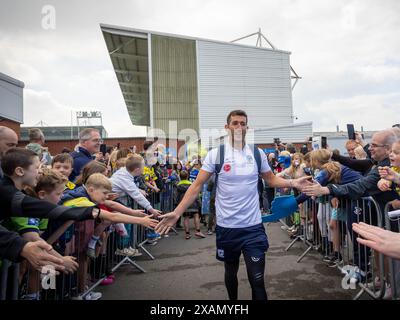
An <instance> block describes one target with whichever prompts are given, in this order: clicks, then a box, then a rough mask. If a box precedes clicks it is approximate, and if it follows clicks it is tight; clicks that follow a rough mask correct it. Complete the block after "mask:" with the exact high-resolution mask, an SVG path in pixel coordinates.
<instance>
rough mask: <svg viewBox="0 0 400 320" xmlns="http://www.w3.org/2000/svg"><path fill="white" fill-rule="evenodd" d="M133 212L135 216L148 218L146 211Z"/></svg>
mask: <svg viewBox="0 0 400 320" xmlns="http://www.w3.org/2000/svg"><path fill="white" fill-rule="evenodd" d="M132 211H133V212H132V213H133V214H134V215H137V216H142V217H144V216H147V214H145V213H144V210H132Z"/></svg>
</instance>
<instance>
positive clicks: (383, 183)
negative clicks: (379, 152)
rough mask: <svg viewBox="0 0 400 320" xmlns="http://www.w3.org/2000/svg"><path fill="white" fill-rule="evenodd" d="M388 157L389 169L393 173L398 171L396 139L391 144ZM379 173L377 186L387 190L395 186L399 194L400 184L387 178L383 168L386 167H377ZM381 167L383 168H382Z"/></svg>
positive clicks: (399, 159) (399, 156)
mask: <svg viewBox="0 0 400 320" xmlns="http://www.w3.org/2000/svg"><path fill="white" fill-rule="evenodd" d="M389 159H390V169H391V170H392V171H394V172H395V173H400V141H396V142H395V143H393V145H392V151H391V152H390V154H389ZM379 169H380V174H381V180H379V182H378V188H379V189H380V190H381V191H388V190H390V189H391V188H392V187H393V185H395V186H394V187H395V188H396V191H397V193H398V194H400V186H399V184H396V183H393V180H394V179H392V180H389V179H387V174H385V171H386V170H385V169H388V168H379ZM382 169H383V170H382Z"/></svg>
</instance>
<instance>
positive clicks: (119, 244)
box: [0, 185, 176, 300]
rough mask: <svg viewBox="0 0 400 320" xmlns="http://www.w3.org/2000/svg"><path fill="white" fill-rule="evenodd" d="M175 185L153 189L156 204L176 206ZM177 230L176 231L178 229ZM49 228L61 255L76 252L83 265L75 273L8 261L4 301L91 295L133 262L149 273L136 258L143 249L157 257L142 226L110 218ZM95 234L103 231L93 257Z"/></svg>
mask: <svg viewBox="0 0 400 320" xmlns="http://www.w3.org/2000/svg"><path fill="white" fill-rule="evenodd" d="M172 188H173V186H172V185H170V186H168V187H166V188H165V190H163V191H162V192H161V194H160V195H158V196H157V195H155V194H151V196H150V202H151V204H152V206H153V207H155V208H157V206H158V207H159V205H160V201H159V199H160V198H161V199H163V201H164V204H162V206H163V209H164V210H167V211H172V210H173V205H174V203H173V199H172V197H171V193H172V191H173V189H172ZM164 193H167V195H164ZM119 200H121V201H119V202H121V203H122V204H123V205H125V206H127V207H129V208H132V209H139V207H138V205H137V204H136V202H134V201H133V200H132V199H131V198H129V197H126V198H125V199H119ZM173 231H174V232H175V233H176V230H175V229H174V230H173ZM47 233H48V234H51V235H50V236H47V235H46V234H45V235H42V236H43V237H44V238H45V240H47V241H48V242H49V243H50V244H52V245H53V247H54V248H55V250H56V251H57V252H58V253H59V254H61V255H63V256H71V257H74V258H75V259H76V261H77V262H78V263H79V268H78V270H77V271H76V272H74V273H72V274H59V275H55V274H53V273H52V272H51V271H53V270H51V268H50V270H46V272H42V273H39V272H38V271H35V270H33V269H32V268H31V267H30V266H29V264H28V263H27V262H26V261H24V262H22V263H19V264H18V263H11V262H9V261H7V260H4V261H2V262H1V269H0V270H1V272H0V300H6V299H7V300H10V299H11V300H16V299H32V300H39V299H41V300H68V299H85V298H86V297H87V296H88V295H89V294H92V293H93V290H94V289H95V288H96V287H97V286H98V285H100V284H101V283H102V282H103V281H104V280H105V279H106V278H107V277H108V276H110V275H111V274H113V273H114V272H116V271H117V270H118V269H119V268H120V267H121V266H122V265H132V266H133V267H134V268H135V269H137V270H139V271H140V272H146V270H145V269H144V268H143V267H141V266H140V264H138V263H137V260H136V257H137V256H140V255H142V254H141V252H140V251H143V252H144V253H145V254H146V255H147V256H148V257H149V258H150V259H151V260H154V259H155V257H154V256H153V255H152V254H151V253H150V251H149V249H148V248H146V247H145V244H148V243H149V239H148V237H147V236H148V235H147V230H146V228H144V227H143V226H140V225H122V226H114V225H111V224H109V223H108V224H107V223H95V221H93V220H87V221H82V222H74V221H69V222H66V223H61V224H60V223H58V224H55V225H53V226H49V229H48V232H47ZM93 234H98V235H99V240H98V241H97V244H96V246H95V250H94V251H93V250H91V256H90V257H89V256H88V252H89V250H88V243H89V241H90V240H91V237H92V235H93ZM139 250H140V251H139ZM65 259H70V258H65ZM47 271H50V272H47ZM32 295H33V296H32Z"/></svg>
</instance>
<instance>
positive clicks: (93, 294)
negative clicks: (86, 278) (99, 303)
mask: <svg viewBox="0 0 400 320" xmlns="http://www.w3.org/2000/svg"><path fill="white" fill-rule="evenodd" d="M102 296H103V295H102V294H101V293H100V292H94V291H92V292H89V293H88V294H87V295H86V296H84V297H82V300H99V299H100V298H101V297H102Z"/></svg>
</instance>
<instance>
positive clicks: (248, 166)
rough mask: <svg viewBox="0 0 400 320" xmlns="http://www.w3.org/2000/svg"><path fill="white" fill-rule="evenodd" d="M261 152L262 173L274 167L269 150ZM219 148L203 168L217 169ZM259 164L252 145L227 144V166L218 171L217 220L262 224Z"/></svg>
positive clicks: (227, 224) (222, 223)
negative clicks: (269, 161) (239, 148)
mask: <svg viewBox="0 0 400 320" xmlns="http://www.w3.org/2000/svg"><path fill="white" fill-rule="evenodd" d="M259 151H260V155H261V170H260V171H261V173H265V172H268V171H271V168H270V167H269V165H268V159H267V157H266V155H265V153H264V152H263V151H262V150H261V149H259ZM217 155H218V148H215V149H212V150H210V152H209V153H208V154H207V156H206V158H205V160H204V162H203V166H202V168H201V169H202V170H204V171H207V172H210V173H214V172H215V163H216V161H217ZM257 182H258V168H257V163H256V160H255V158H254V155H253V151H252V150H251V148H250V146H249V145H247V144H246V145H245V146H244V148H243V149H242V150H237V149H234V148H233V147H232V145H231V144H229V143H228V144H226V145H225V156H224V162H223V166H222V168H221V171H220V173H219V175H218V184H217V190H216V199H215V208H216V216H217V223H218V225H219V226H221V227H224V228H246V227H251V226H254V225H257V224H261V223H262V221H261V212H260V203H259V195H258V189H257Z"/></svg>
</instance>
